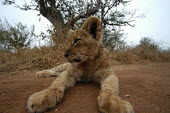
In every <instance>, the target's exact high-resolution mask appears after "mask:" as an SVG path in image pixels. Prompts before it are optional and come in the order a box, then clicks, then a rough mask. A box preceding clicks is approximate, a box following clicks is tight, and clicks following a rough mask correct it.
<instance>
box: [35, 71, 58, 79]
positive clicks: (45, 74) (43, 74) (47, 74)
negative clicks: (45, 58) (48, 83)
mask: <svg viewBox="0 0 170 113" xmlns="http://www.w3.org/2000/svg"><path fill="white" fill-rule="evenodd" d="M54 74H55V72H54V71H50V70H43V71H38V72H37V73H36V77H38V78H47V77H50V76H52V75H54Z"/></svg>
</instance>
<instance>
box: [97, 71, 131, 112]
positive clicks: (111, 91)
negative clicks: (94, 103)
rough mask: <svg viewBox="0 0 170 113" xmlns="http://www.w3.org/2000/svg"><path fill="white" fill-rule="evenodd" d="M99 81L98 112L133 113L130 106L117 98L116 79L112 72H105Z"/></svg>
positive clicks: (117, 85)
mask: <svg viewBox="0 0 170 113" xmlns="http://www.w3.org/2000/svg"><path fill="white" fill-rule="evenodd" d="M105 73H106V74H104V78H103V79H102V81H101V91H100V95H99V96H98V98H97V99H98V105H99V110H100V111H101V112H102V113H134V111H133V108H132V105H131V104H130V103H129V102H128V101H125V100H123V99H121V98H120V97H119V95H118V94H119V83H118V78H117V76H116V75H115V74H114V72H113V71H110V72H109V70H106V72H105Z"/></svg>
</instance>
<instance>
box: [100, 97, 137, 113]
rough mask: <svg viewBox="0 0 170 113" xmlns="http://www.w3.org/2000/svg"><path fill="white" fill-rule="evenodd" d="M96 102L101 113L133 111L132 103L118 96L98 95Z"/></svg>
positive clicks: (131, 112)
mask: <svg viewBox="0 0 170 113" xmlns="http://www.w3.org/2000/svg"><path fill="white" fill-rule="evenodd" d="M98 104H99V109H100V111H101V112H102V113H134V111H133V107H132V105H131V104H130V103H129V102H127V101H125V100H122V99H121V98H120V97H118V96H108V95H107V96H105V97H101V96H99V97H98Z"/></svg>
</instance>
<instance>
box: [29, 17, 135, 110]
mask: <svg viewBox="0 0 170 113" xmlns="http://www.w3.org/2000/svg"><path fill="white" fill-rule="evenodd" d="M69 33H70V37H69V39H68V40H69V42H68V49H67V50H66V51H65V57H66V58H67V60H68V63H65V64H63V65H60V66H58V67H56V68H53V69H50V70H44V71H39V72H37V73H36V75H37V77H49V76H57V78H56V80H54V82H53V83H52V84H51V86H49V87H48V88H47V89H45V90H43V91H40V92H37V93H34V94H33V95H31V96H30V97H29V99H28V102H27V107H28V109H29V111H30V112H33V113H37V112H38V113H39V112H44V111H46V110H47V109H48V108H52V107H55V105H56V103H57V102H60V101H61V99H62V98H63V96H64V91H65V89H67V88H69V87H72V86H74V84H75V83H76V82H77V81H81V80H93V81H95V82H97V83H100V84H101V91H100V94H99V96H98V97H97V100H98V106H99V110H100V112H102V113H134V111H133V108H132V106H131V104H130V103H129V102H127V101H125V100H122V99H121V98H120V97H119V82H118V78H117V76H116V75H115V74H114V71H113V69H112V67H111V60H110V57H109V54H108V51H107V49H106V48H105V47H104V46H103V44H102V37H103V34H102V26H101V21H100V19H98V18H96V17H90V18H88V19H87V20H86V21H85V22H84V24H83V26H82V27H81V28H80V29H78V30H75V31H73V30H70V31H69Z"/></svg>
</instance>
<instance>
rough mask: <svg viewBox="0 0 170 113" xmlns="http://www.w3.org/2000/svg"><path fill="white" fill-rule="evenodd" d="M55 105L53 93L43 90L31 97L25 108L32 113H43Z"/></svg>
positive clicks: (54, 94)
mask: <svg viewBox="0 0 170 113" xmlns="http://www.w3.org/2000/svg"><path fill="white" fill-rule="evenodd" d="M55 105H56V93H55V91H52V90H49V89H45V90H43V91H40V92H37V93H34V94H33V95H31V96H30V97H29V99H28V102H27V108H28V110H29V111H30V112H32V113H37V112H38V113H41V112H45V111H46V110H47V109H48V108H52V107H54V106H55Z"/></svg>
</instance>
